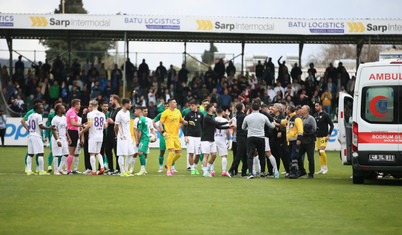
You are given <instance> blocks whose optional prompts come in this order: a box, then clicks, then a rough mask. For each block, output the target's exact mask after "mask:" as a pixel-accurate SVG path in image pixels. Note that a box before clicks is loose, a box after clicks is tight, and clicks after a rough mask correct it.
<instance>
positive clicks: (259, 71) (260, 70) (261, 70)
mask: <svg viewBox="0 0 402 235" xmlns="http://www.w3.org/2000/svg"><path fill="white" fill-rule="evenodd" d="M254 71H255V76H257V78H258V81H261V79H262V77H263V75H264V65H262V64H261V60H259V61H258V62H257V65H256V66H255V69H254Z"/></svg>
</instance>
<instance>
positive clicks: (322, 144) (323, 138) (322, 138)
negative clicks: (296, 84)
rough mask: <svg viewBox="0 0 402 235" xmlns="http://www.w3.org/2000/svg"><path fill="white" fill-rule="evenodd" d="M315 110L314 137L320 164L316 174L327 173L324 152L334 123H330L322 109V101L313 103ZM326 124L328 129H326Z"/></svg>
mask: <svg viewBox="0 0 402 235" xmlns="http://www.w3.org/2000/svg"><path fill="white" fill-rule="evenodd" d="M314 108H315V111H316V113H315V114H314V118H315V121H316V122H317V139H316V141H317V142H316V149H317V150H318V154H319V155H320V165H321V170H320V171H319V172H317V173H316V174H327V173H328V166H327V154H326V153H325V148H327V144H328V140H329V137H330V136H331V133H332V131H333V130H334V123H332V120H331V118H330V117H329V115H328V114H327V113H326V112H323V110H322V103H321V102H320V103H315V107H314ZM328 125H329V126H330V129H329V131H328Z"/></svg>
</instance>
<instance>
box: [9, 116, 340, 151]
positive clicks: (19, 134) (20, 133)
mask: <svg viewBox="0 0 402 235" xmlns="http://www.w3.org/2000/svg"><path fill="white" fill-rule="evenodd" d="M20 121H21V118H8V119H7V125H6V135H5V143H6V144H5V145H6V146H27V143H28V132H27V131H26V130H25V128H24V127H23V126H22V125H21V122H20ZM43 122H44V123H46V118H44V119H43ZM156 134H157V137H158V138H157V140H156V142H154V143H150V147H151V148H159V138H160V134H159V132H157V131H156ZM337 136H338V124H337V123H335V124H334V131H333V132H332V134H331V138H330V139H329V142H328V146H327V150H336V151H339V150H340V149H341V146H340V144H339V142H338V140H337ZM179 137H180V142H181V146H182V148H187V145H186V144H185V142H184V134H183V131H182V130H181V129H180V132H179Z"/></svg>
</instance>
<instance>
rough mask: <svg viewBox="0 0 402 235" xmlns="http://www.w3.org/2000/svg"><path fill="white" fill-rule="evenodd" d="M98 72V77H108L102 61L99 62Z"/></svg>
mask: <svg viewBox="0 0 402 235" xmlns="http://www.w3.org/2000/svg"><path fill="white" fill-rule="evenodd" d="M98 73H99V77H100V78H102V77H105V79H106V80H107V79H108V76H107V71H106V69H105V64H104V63H102V64H101V66H100V68H99V69H98Z"/></svg>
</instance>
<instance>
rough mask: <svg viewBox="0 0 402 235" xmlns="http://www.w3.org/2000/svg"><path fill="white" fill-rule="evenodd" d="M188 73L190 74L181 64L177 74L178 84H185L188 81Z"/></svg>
mask: <svg viewBox="0 0 402 235" xmlns="http://www.w3.org/2000/svg"><path fill="white" fill-rule="evenodd" d="M189 73H190V72H189V71H188V70H187V68H186V65H185V64H182V65H181V69H180V70H179V73H178V81H179V82H180V83H182V82H185V83H187V81H188V74H189Z"/></svg>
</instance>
